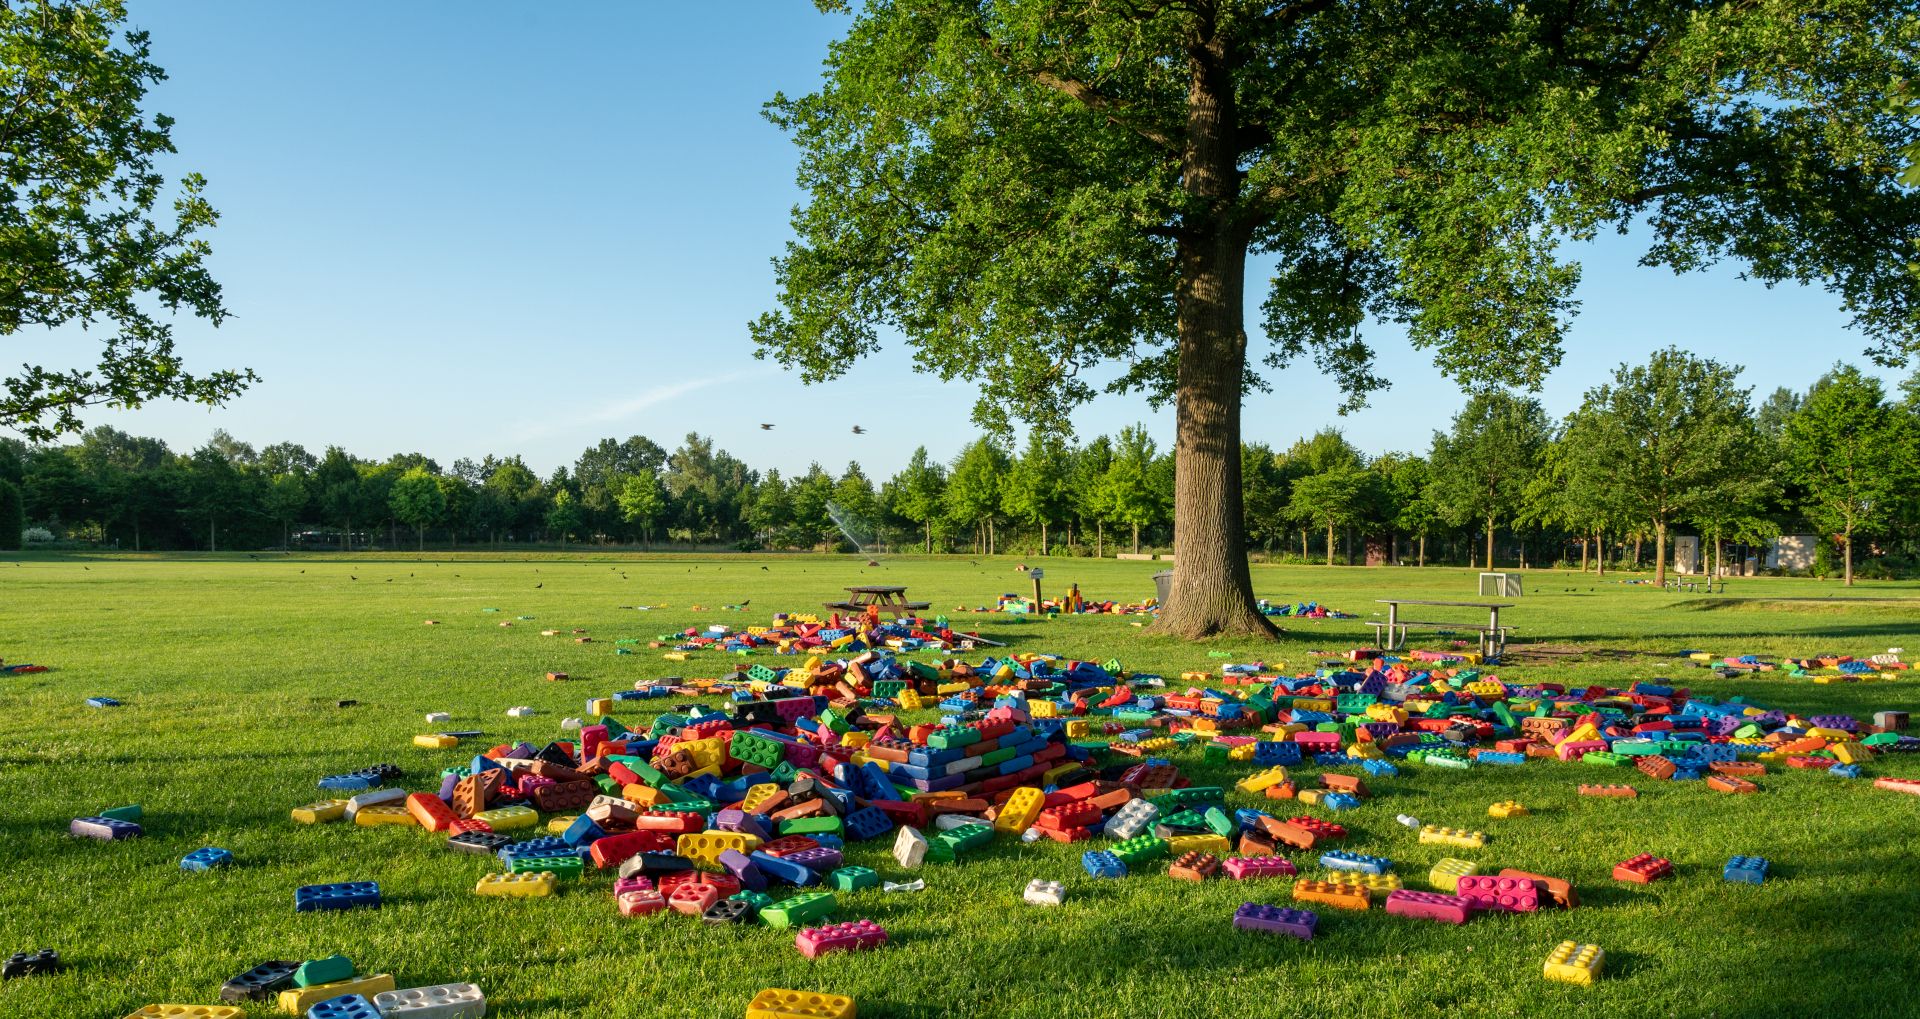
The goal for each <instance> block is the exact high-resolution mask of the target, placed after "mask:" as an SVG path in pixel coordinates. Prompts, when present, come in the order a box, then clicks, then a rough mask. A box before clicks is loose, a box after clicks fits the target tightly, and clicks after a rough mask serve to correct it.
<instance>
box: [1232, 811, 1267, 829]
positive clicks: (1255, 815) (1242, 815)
mask: <svg viewBox="0 0 1920 1019" xmlns="http://www.w3.org/2000/svg"><path fill="white" fill-rule="evenodd" d="M1233 819H1234V821H1235V822H1236V823H1238V824H1239V825H1240V827H1242V828H1252V827H1255V826H1257V825H1259V824H1260V822H1261V821H1263V820H1265V821H1271V820H1274V817H1273V815H1272V814H1269V813H1267V812H1266V811H1264V810H1255V809H1253V808H1252V807H1241V808H1240V809H1239V810H1236V811H1234V812H1233Z"/></svg>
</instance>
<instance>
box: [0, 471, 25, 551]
mask: <svg viewBox="0 0 1920 1019" xmlns="http://www.w3.org/2000/svg"><path fill="white" fill-rule="evenodd" d="M26 529H27V510H26V504H25V503H24V502H23V501H22V500H21V498H20V486H19V485H16V484H14V483H13V482H11V481H8V480H6V479H4V478H0V552H12V551H16V550H18V549H19V548H20V532H22V531H24V530H26Z"/></svg>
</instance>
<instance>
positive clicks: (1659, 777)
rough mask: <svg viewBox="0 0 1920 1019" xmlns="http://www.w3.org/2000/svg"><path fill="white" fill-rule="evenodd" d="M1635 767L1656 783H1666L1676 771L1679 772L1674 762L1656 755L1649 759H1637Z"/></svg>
mask: <svg viewBox="0 0 1920 1019" xmlns="http://www.w3.org/2000/svg"><path fill="white" fill-rule="evenodd" d="M1633 766H1634V767H1636V768H1639V769H1640V773H1641V774H1642V775H1645V776H1647V777H1648V778H1650V779H1653V780H1654V781H1656V782H1665V781H1666V780H1668V779H1670V778H1672V777H1673V773H1674V771H1676V770H1677V768H1676V767H1675V765H1674V763H1673V762H1672V761H1670V760H1668V759H1667V758H1665V757H1661V756H1659V755H1658V754H1655V755H1652V756H1649V757H1640V758H1636V759H1635V760H1634V762H1633Z"/></svg>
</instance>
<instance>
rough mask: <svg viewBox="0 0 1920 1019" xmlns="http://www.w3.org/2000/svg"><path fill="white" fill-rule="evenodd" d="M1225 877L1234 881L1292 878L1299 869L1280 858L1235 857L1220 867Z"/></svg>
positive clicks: (1290, 861)
mask: <svg viewBox="0 0 1920 1019" xmlns="http://www.w3.org/2000/svg"><path fill="white" fill-rule="evenodd" d="M1222 866H1223V869H1225V870H1226V872H1227V876H1228V877H1230V878H1233V879H1234V880H1235V881H1246V880H1249V879H1251V878H1259V877H1293V876H1295V875H1297V874H1299V873H1300V868H1298V867H1296V866H1294V865H1293V861H1292V860H1289V859H1287V858H1285V857H1282V856H1236V857H1233V858H1232V859H1229V860H1228V861H1227V862H1226V863H1225V864H1223V865H1222Z"/></svg>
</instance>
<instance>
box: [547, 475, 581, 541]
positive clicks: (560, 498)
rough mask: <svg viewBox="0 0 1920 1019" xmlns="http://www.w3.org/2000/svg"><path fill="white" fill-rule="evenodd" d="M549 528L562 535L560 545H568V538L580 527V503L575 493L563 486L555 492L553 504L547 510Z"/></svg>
mask: <svg viewBox="0 0 1920 1019" xmlns="http://www.w3.org/2000/svg"><path fill="white" fill-rule="evenodd" d="M547 529H548V530H550V531H552V532H553V533H554V534H556V535H559V537H560V547H561V548H566V547H567V538H568V537H570V536H571V535H572V534H573V532H575V531H577V530H579V529H580V504H579V503H578V502H576V501H575V500H574V498H573V493H572V492H570V491H568V490H566V489H564V488H562V489H560V490H558V491H556V492H554V493H553V505H552V506H551V507H549V508H548V510H547Z"/></svg>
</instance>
